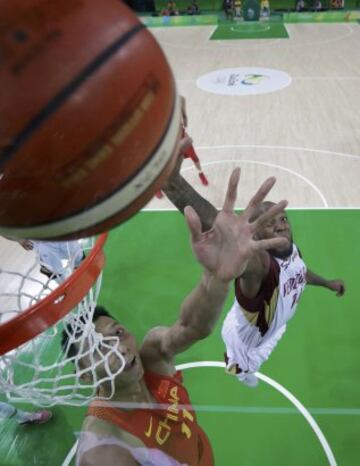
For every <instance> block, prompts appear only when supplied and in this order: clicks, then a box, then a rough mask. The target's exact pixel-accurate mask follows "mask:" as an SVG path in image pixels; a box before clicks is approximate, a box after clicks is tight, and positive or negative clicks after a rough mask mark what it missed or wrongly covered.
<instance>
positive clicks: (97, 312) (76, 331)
mask: <svg viewBox="0 0 360 466" xmlns="http://www.w3.org/2000/svg"><path fill="white" fill-rule="evenodd" d="M101 316H106V317H110V318H111V319H114V317H113V316H112V315H111V314H110V312H109V311H108V310H107V309H106V308H105V307H104V306H96V307H95V309H94V314H93V318H92V321H93V322H94V323H95V322H96V321H97V320H98V318H99V317H101ZM80 321H81V322H82V323H83V324H85V319H84V317H83V316H81V317H80ZM82 332H83V329H82V327H81V326H77V327H75V328H74V327H73V326H72V325H70V324H65V325H64V329H63V331H62V332H61V341H60V345H61V349H62V351H63V353H64V354H65V355H66V356H67V357H69V358H72V357H74V356H76V355H77V353H78V349H77V347H76V345H75V343H71V345H69V337H70V335H71V336H72V337H75V338H77V337H79V336H80V335H81V334H82Z"/></svg>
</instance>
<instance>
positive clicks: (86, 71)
mask: <svg viewBox="0 0 360 466" xmlns="http://www.w3.org/2000/svg"><path fill="white" fill-rule="evenodd" d="M144 28H145V25H144V24H142V23H139V24H137V25H136V26H134V27H133V28H132V29H130V30H129V31H128V32H126V33H125V34H123V35H122V36H121V37H119V38H118V39H116V40H115V41H114V42H113V43H112V44H111V45H109V46H108V47H107V48H106V49H105V50H103V51H102V52H100V53H99V54H98V55H97V57H96V58H95V59H94V60H92V61H91V62H90V63H89V64H87V65H86V66H85V67H84V68H83V69H82V70H81V71H80V73H79V74H78V75H77V76H76V77H75V78H73V79H72V80H71V81H70V82H69V83H68V84H66V85H65V87H63V88H62V89H61V90H60V91H59V92H58V93H57V94H56V95H55V96H54V97H53V98H52V99H51V100H50V102H48V103H47V104H46V105H45V107H43V108H42V109H41V110H40V112H39V113H38V114H37V115H35V117H33V118H32V120H31V121H30V122H29V123H28V125H27V126H26V127H25V128H24V129H23V130H22V131H21V132H20V133H18V134H17V135H16V136H15V137H14V138H13V141H12V143H10V144H9V145H8V146H6V147H5V148H3V149H2V151H0V157H1V160H0V166H2V165H3V164H4V163H6V162H7V161H8V160H9V159H10V158H11V157H12V156H13V155H15V153H16V152H17V151H18V150H19V149H20V148H21V147H22V146H23V145H24V144H25V143H26V142H27V141H28V140H29V138H30V137H31V136H32V135H33V134H34V133H35V132H36V131H37V130H38V129H39V128H40V127H41V126H42V125H43V124H44V123H45V121H46V120H47V118H48V117H49V116H51V115H52V114H53V113H54V112H56V110H57V109H58V108H59V107H61V105H63V103H64V102H65V101H66V100H67V99H68V97H69V96H71V95H72V94H73V92H74V91H75V90H76V89H78V88H79V87H80V86H81V85H82V84H83V83H84V82H85V81H86V80H87V79H88V78H89V77H90V76H91V75H92V74H94V72H95V71H96V70H98V69H99V68H100V67H101V66H102V65H103V64H104V63H106V62H107V61H108V60H109V58H111V57H112V56H113V55H114V54H115V53H116V52H117V51H118V50H119V49H120V48H121V47H123V46H124V45H125V44H126V43H127V42H128V41H129V40H130V39H132V38H133V36H134V35H136V34H137V33H138V32H139V31H140V30H142V29H144Z"/></svg>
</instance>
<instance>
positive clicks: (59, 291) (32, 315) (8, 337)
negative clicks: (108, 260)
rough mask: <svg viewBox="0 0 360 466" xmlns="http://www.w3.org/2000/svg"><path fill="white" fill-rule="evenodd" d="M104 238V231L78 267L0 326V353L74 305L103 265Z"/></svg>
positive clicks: (90, 285) (19, 342) (94, 279)
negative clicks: (46, 293)
mask: <svg viewBox="0 0 360 466" xmlns="http://www.w3.org/2000/svg"><path fill="white" fill-rule="evenodd" d="M106 239H107V233H103V234H102V235H100V236H99V238H98V239H97V241H96V243H95V245H94V247H93V248H92V250H91V252H90V253H89V255H88V256H86V258H85V259H84V260H83V262H82V263H81V265H80V266H79V268H78V269H76V270H75V271H74V272H73V273H72V274H71V275H70V277H68V278H67V279H66V280H65V281H64V283H62V284H61V285H59V286H58V287H57V288H56V289H55V290H54V291H52V292H51V293H50V294H49V295H48V296H46V297H45V298H44V299H42V300H41V301H39V302H38V303H36V304H34V305H33V306H31V307H29V309H27V310H26V311H23V312H21V314H19V315H17V316H16V317H14V318H13V319H10V320H8V321H7V322H5V323H3V324H1V325H0V355H3V354H6V353H8V352H9V351H11V350H13V349H14V348H17V347H19V346H20V345H22V344H23V343H26V342H27V341H30V340H32V339H33V338H35V337H36V336H37V335H39V334H40V333H42V332H44V331H45V330H47V329H48V328H49V327H51V326H52V325H54V324H56V323H57V322H59V320H61V319H62V318H63V317H64V316H66V314H68V313H69V312H70V311H71V310H72V309H74V307H76V305H77V304H78V303H79V302H80V301H81V300H82V299H83V298H84V296H85V295H86V294H87V293H88V292H89V290H90V288H91V287H92V286H93V284H94V283H95V282H96V280H97V278H98V277H99V275H100V273H101V271H102V269H103V267H104V265H105V255H104V252H103V250H102V248H103V246H104V244H105V241H106Z"/></svg>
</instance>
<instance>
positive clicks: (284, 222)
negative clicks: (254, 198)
mask: <svg viewBox="0 0 360 466" xmlns="http://www.w3.org/2000/svg"><path fill="white" fill-rule="evenodd" d="M273 205H275V203H274V202H269V201H266V202H262V203H261V204H260V205H259V207H258V208H257V209H256V211H255V213H254V214H253V216H252V218H251V221H254V220H256V219H257V218H258V217H259V216H260V215H261V214H263V213H265V212H266V211H267V210H269V209H270V207H272V206H273ZM256 238H257V239H269V238H286V239H287V240H288V243H287V244H286V245H285V246H282V247H279V248H276V249H269V253H270V254H271V255H273V256H275V257H279V258H280V259H285V258H287V257H289V256H290V254H291V253H292V250H293V236H292V229H291V225H290V222H289V220H288V217H287V214H286V212H285V210H283V211H281V212H279V213H278V214H277V215H276V216H275V217H274V218H272V219H271V220H269V221H268V222H267V223H266V224H265V225H264V226H262V227H261V228H259V230H258V232H257V234H256Z"/></svg>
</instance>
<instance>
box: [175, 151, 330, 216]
mask: <svg viewBox="0 0 360 466" xmlns="http://www.w3.org/2000/svg"><path fill="white" fill-rule="evenodd" d="M224 163H238V164H239V163H249V164H250V163H253V164H257V165H264V166H265V167H272V168H277V169H279V170H282V171H285V172H287V173H290V174H291V175H294V176H296V177H297V178H300V179H301V180H302V181H304V182H305V183H306V184H308V185H309V186H310V187H311V188H312V189H313V190H314V191H315V192H316V194H317V195H318V196H319V197H320V199H321V202H322V203H323V205H324V207H329V204H328V203H327V200H326V199H325V196H324V195H323V193H322V192H321V191H320V189H319V188H318V187H317V186H316V185H315V184H314V183H313V182H312V181H310V180H309V179H308V178H306V176H303V175H301V174H300V173H298V172H296V171H295V170H291V169H290V168H286V167H283V166H282V165H277V164H275V163H270V162H261V161H259V160H246V159H235V160H232V159H228V160H214V161H210V162H202V163H201V165H202V166H203V167H206V166H209V165H220V164H224ZM189 170H194V167H186V168H184V169H183V170H182V171H184V172H185V171H189Z"/></svg>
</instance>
